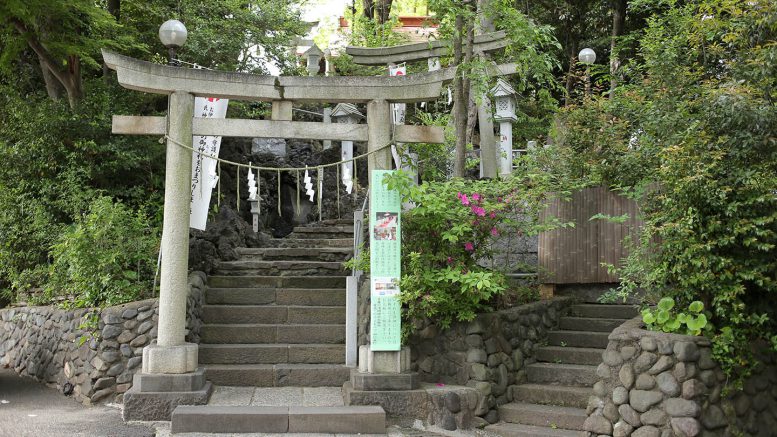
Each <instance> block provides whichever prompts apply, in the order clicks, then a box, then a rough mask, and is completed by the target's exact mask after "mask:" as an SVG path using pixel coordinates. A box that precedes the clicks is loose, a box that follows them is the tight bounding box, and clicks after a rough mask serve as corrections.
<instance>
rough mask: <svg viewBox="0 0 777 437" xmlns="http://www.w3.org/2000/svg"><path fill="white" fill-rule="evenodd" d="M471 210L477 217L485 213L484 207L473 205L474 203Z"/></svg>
mask: <svg viewBox="0 0 777 437" xmlns="http://www.w3.org/2000/svg"><path fill="white" fill-rule="evenodd" d="M472 212H473V213H474V214H475V215H477V216H478V217H483V216H485V215H486V210H485V209H483V208H482V207H480V206H475V205H473V206H472Z"/></svg>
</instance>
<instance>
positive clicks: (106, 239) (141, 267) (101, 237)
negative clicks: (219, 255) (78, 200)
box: [45, 196, 159, 307]
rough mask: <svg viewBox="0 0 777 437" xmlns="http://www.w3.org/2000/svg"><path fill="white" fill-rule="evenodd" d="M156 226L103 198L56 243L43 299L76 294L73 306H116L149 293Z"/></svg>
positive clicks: (152, 271)
mask: <svg viewBox="0 0 777 437" xmlns="http://www.w3.org/2000/svg"><path fill="white" fill-rule="evenodd" d="M158 235H159V232H158V229H156V228H154V227H152V226H151V225H150V224H149V220H148V219H147V218H146V217H145V216H144V215H143V214H142V213H139V212H134V211H132V210H131V209H130V208H128V207H127V206H125V205H124V204H122V203H120V202H114V201H113V200H112V199H111V198H110V197H106V196H103V197H99V198H97V199H95V200H94V201H93V202H92V203H91V204H90V206H89V212H88V213H87V214H85V215H84V216H83V217H82V218H79V219H78V220H76V223H74V224H73V225H72V226H70V227H69V228H68V229H67V230H66V231H65V232H64V233H63V234H62V235H61V236H60V237H59V238H58V239H57V242H56V243H55V244H54V245H53V246H52V250H51V253H52V256H53V258H54V263H53V264H52V265H51V269H50V271H51V277H50V281H49V284H48V286H47V287H46V292H45V298H46V299H49V300H50V299H53V298H54V297H55V296H72V299H67V300H66V302H68V304H69V305H72V306H75V307H97V306H104V305H116V304H120V303H124V302H129V301H133V300H138V299H142V298H146V297H150V296H151V294H152V290H153V279H154V272H155V268H156V260H157V251H158V248H159V243H158V241H159V240H158Z"/></svg>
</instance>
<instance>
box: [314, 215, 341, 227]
mask: <svg viewBox="0 0 777 437" xmlns="http://www.w3.org/2000/svg"><path fill="white" fill-rule="evenodd" d="M338 225H345V226H353V217H351V218H339V219H325V220H321V221H320V222H314V223H308V224H307V225H306V226H308V227H316V226H338Z"/></svg>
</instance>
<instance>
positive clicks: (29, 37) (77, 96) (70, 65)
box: [11, 20, 83, 109]
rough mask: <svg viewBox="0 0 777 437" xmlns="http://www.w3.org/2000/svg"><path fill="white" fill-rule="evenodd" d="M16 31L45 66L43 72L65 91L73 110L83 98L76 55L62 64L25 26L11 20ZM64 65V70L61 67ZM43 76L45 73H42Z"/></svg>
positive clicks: (79, 64) (78, 60)
mask: <svg viewBox="0 0 777 437" xmlns="http://www.w3.org/2000/svg"><path fill="white" fill-rule="evenodd" d="M11 23H12V24H13V26H14V28H16V31H17V32H19V34H20V35H22V36H23V37H24V38H25V40H26V41H27V45H29V46H30V48H31V49H32V51H34V52H35V54H36V55H38V62H39V63H40V64H41V66H45V68H43V67H42V68H43V69H44V70H48V72H49V73H51V75H52V76H53V77H54V78H56V79H57V81H58V82H59V83H60V84H61V85H62V86H63V87H64V88H65V91H67V100H68V103H70V108H71V109H74V108H75V107H76V105H78V102H79V101H80V100H81V98H82V97H83V88H82V86H81V61H80V59H79V58H78V56H77V55H70V56H68V57H67V59H66V60H64V62H62V61H59V62H58V60H57V59H56V58H54V57H53V56H52V55H51V53H49V51H48V50H46V47H44V46H43V44H41V42H40V40H39V39H38V38H37V37H36V36H35V35H33V34H32V32H30V31H28V30H27V26H25V25H24V23H22V22H21V21H19V20H11ZM63 64H66V68H62V67H61V66H62V65H63ZM44 74H45V73H44Z"/></svg>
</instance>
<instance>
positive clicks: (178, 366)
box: [143, 343, 198, 374]
mask: <svg viewBox="0 0 777 437" xmlns="http://www.w3.org/2000/svg"><path fill="white" fill-rule="evenodd" d="M197 350H198V347H197V345H196V344H194V343H184V344H181V345H178V346H159V345H157V344H154V343H152V344H150V345H148V346H146V347H144V348H143V373H149V374H150V373H163V374H167V373H191V372H194V371H195V370H197Z"/></svg>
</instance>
